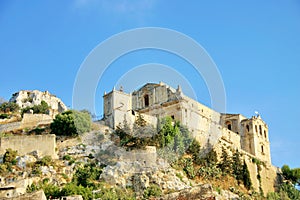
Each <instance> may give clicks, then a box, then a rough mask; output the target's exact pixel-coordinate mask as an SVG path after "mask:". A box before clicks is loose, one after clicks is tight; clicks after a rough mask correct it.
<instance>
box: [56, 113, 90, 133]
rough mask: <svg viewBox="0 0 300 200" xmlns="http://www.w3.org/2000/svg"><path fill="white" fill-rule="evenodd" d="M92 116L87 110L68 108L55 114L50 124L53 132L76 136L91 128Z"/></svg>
mask: <svg viewBox="0 0 300 200" xmlns="http://www.w3.org/2000/svg"><path fill="white" fill-rule="evenodd" d="M91 124H92V121H91V116H90V115H89V114H88V113H87V112H79V111H75V110H68V111H65V112H63V113H61V114H58V115H56V116H55V119H54V120H53V122H52V123H51V125H50V128H51V133H53V134H56V135H66V136H76V135H78V134H82V133H84V132H88V131H90V130H91Z"/></svg>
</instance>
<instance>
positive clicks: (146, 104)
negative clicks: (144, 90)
mask: <svg viewBox="0 0 300 200" xmlns="http://www.w3.org/2000/svg"><path fill="white" fill-rule="evenodd" d="M144 102H145V107H148V106H149V95H148V94H146V95H145V96H144Z"/></svg>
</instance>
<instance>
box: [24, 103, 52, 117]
mask: <svg viewBox="0 0 300 200" xmlns="http://www.w3.org/2000/svg"><path fill="white" fill-rule="evenodd" d="M49 108H50V106H49V105H48V104H47V102H45V101H44V100H42V101H41V103H40V104H39V105H34V106H27V107H25V108H23V109H22V110H21V114H22V116H23V114H24V113H27V112H28V111H29V110H32V111H33V114H47V113H48V111H49Z"/></svg>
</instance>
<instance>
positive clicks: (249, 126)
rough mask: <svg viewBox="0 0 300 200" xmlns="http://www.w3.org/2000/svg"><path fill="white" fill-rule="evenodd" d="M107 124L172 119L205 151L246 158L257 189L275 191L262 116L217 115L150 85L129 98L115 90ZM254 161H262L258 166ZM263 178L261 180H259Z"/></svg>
mask: <svg viewBox="0 0 300 200" xmlns="http://www.w3.org/2000/svg"><path fill="white" fill-rule="evenodd" d="M103 98H104V120H105V123H106V125H108V126H109V127H111V128H116V126H118V125H119V124H120V123H121V124H122V123H123V122H124V120H126V121H127V122H128V124H133V122H134V121H135V119H136V116H137V115H138V114H141V115H143V117H144V119H145V120H146V121H147V122H148V123H150V124H152V125H154V126H156V124H157V121H158V119H161V118H163V117H166V116H170V117H172V118H173V119H174V120H176V121H180V123H181V124H183V125H185V126H186V127H187V128H188V129H189V131H190V132H191V133H192V135H193V137H194V138H196V139H197V140H198V141H199V142H200V144H201V146H202V147H204V146H205V145H208V144H210V145H211V146H213V147H214V149H215V150H216V151H217V153H219V154H220V152H221V148H222V147H227V148H230V149H232V150H234V149H237V150H239V151H240V152H242V154H243V158H244V159H245V161H246V163H247V165H248V168H249V171H250V177H251V180H252V184H253V187H254V189H256V190H257V191H260V190H262V191H263V192H264V193H267V192H270V191H274V186H275V184H276V180H277V168H276V167H274V166H272V164H271V154H270V143H269V139H268V136H269V132H268V125H267V124H266V123H265V122H264V121H263V120H262V119H261V117H260V116H259V115H257V116H253V117H251V118H247V117H245V116H243V115H241V114H225V113H218V112H216V111H214V110H212V109H210V108H208V107H207V106H205V105H203V104H201V103H199V102H197V101H196V100H194V99H191V98H189V97H187V96H185V95H184V94H183V92H182V90H181V88H180V86H178V88H177V89H174V88H172V87H170V86H168V85H166V84H164V83H162V82H160V83H147V84H145V85H144V86H142V87H141V88H139V89H138V90H136V91H133V92H132V93H130V94H127V93H125V92H124V91H123V90H122V88H121V89H120V90H116V89H113V90H112V91H111V92H109V93H107V94H106V93H105V94H104V96H103ZM255 160H259V161H261V163H263V166H258V163H257V162H254V161H255ZM257 177H260V178H257Z"/></svg>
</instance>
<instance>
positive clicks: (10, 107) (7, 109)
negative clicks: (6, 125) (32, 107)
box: [0, 102, 20, 113]
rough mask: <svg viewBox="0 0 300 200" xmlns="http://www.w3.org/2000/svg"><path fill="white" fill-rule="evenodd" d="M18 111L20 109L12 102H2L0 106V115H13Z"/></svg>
mask: <svg viewBox="0 0 300 200" xmlns="http://www.w3.org/2000/svg"><path fill="white" fill-rule="evenodd" d="M19 110H20V107H19V106H18V104H16V103H14V102H4V103H2V104H1V105H0V112H2V113H14V112H18V111H19Z"/></svg>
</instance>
